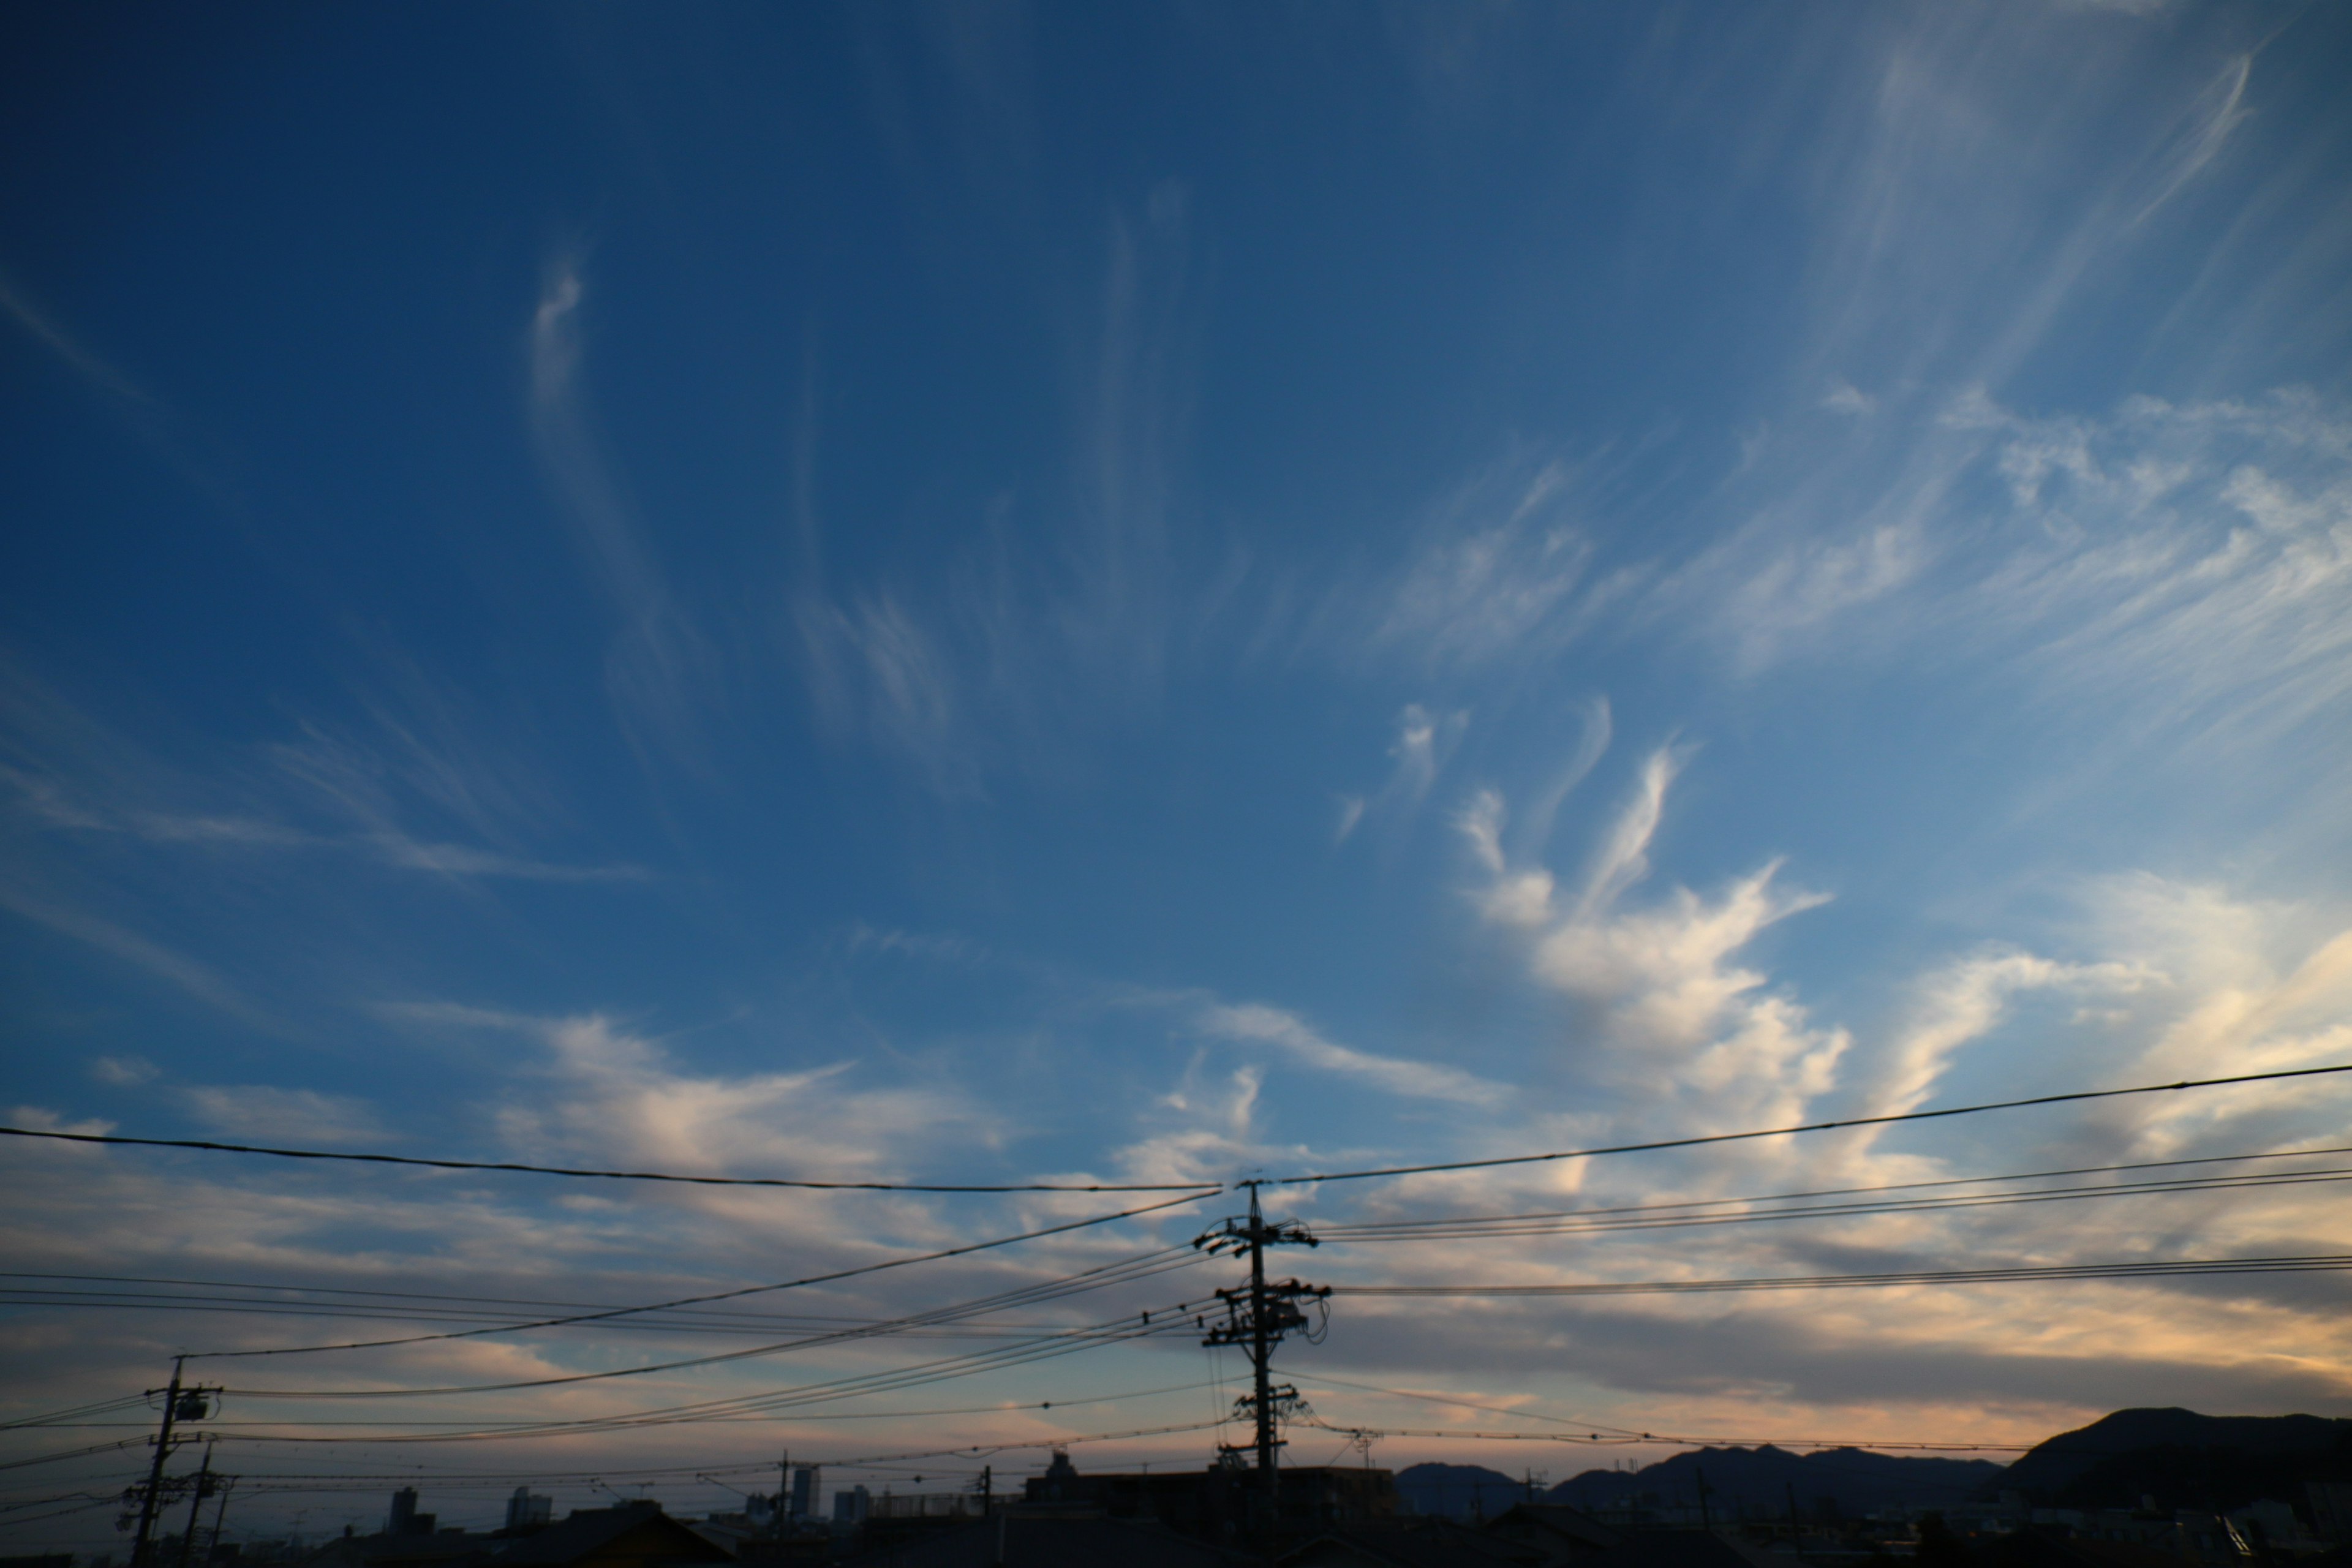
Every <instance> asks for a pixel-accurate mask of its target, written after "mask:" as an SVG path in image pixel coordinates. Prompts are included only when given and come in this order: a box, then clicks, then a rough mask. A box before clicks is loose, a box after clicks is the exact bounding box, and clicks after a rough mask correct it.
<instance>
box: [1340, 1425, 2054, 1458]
mask: <svg viewBox="0 0 2352 1568" xmlns="http://www.w3.org/2000/svg"><path fill="white" fill-rule="evenodd" d="M1305 1424H1306V1425H1307V1426H1319V1427H1321V1428H1322V1429H1323V1430H1324V1431H1327V1432H1353V1431H1357V1430H1360V1428H1356V1427H1349V1426H1333V1425H1332V1424H1331V1423H1330V1422H1328V1421H1326V1420H1324V1419H1323V1418H1322V1417H1320V1416H1312V1417H1307V1418H1306V1421H1305ZM1370 1430H1374V1431H1377V1432H1378V1433H1379V1434H1380V1435H1381V1436H1383V1437H1464V1438H1473V1439H1475V1440H1477V1441H1479V1442H1483V1443H1574V1444H1577V1445H1578V1446H1580V1447H1594V1446H1596V1445H1597V1446H1599V1447H1605V1448H1607V1447H1628V1446H1630V1445H1632V1444H1635V1443H1642V1442H1651V1443H1672V1444H1676V1445H1681V1446H1686V1447H1706V1445H1707V1444H1709V1443H1715V1444H1724V1443H1729V1442H1732V1441H1734V1439H1731V1438H1725V1437H1708V1438H1698V1437H1664V1436H1653V1435H1651V1434H1650V1433H1647V1432H1644V1433H1643V1434H1642V1435H1641V1436H1639V1437H1610V1436H1598V1437H1595V1436H1582V1437H1580V1436H1577V1435H1576V1434H1575V1433H1573V1432H1465V1431H1461V1430H1458V1429H1454V1428H1448V1427H1416V1426H1381V1427H1375V1428H1370ZM1737 1441H1738V1443H1739V1444H1740V1445H1741V1446H1744V1447H1760V1446H1761V1445H1763V1444H1766V1443H1770V1444H1773V1445H1775V1446H1776V1447H1822V1448H1839V1447H1869V1448H1872V1449H1874V1450H1881V1451H1885V1450H1900V1451H1902V1452H1905V1453H1927V1454H1973V1453H1980V1452H1990V1453H2000V1454H2020V1453H2024V1452H2027V1451H2028V1450H2030V1449H2032V1448H2034V1447H2038V1446H2039V1445H2036V1444H2032V1443H1870V1444H1861V1443H1842V1442H1841V1443H1832V1442H1830V1441H1828V1440H1827V1439H1822V1438H1813V1437H1748V1438H1740V1439H1738V1440H1737Z"/></svg>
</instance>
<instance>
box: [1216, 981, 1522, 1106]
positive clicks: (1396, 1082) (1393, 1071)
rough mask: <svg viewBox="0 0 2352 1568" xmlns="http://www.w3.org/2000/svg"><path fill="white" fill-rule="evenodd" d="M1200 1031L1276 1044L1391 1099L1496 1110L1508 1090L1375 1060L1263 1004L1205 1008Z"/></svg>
mask: <svg viewBox="0 0 2352 1568" xmlns="http://www.w3.org/2000/svg"><path fill="white" fill-rule="evenodd" d="M1199 1022H1200V1027H1201V1028H1202V1030H1203V1031H1204V1032H1206V1033H1208V1034H1212V1035H1215V1036H1218V1037H1222V1038H1224V1039H1228V1040H1250V1041H1256V1042H1260V1043H1263V1044H1265V1045H1270V1046H1279V1047H1282V1048H1283V1049H1284V1050H1285V1051H1286V1052H1288V1053H1289V1054H1290V1056H1291V1057H1292V1058H1294V1059H1296V1060H1297V1061H1300V1062H1303V1063H1305V1064H1306V1065H1307V1066H1308V1067H1312V1068H1318V1069H1320V1070H1322V1071H1324V1072H1328V1073H1335V1074H1338V1075H1339V1076H1341V1077H1344V1078H1354V1079H1362V1080H1363V1081H1365V1082H1367V1083H1370V1084H1373V1085H1375V1086H1377V1087H1378V1088H1380V1089H1385V1090H1386V1091H1387V1092H1389V1093H1391V1094H1394V1095H1400V1096H1403V1097H1405V1098H1408V1099H1414V1100H1451V1101H1454V1102H1455V1103H1457V1104H1462V1105H1484V1106H1496V1105H1500V1104H1502V1103H1503V1102H1504V1101H1505V1100H1507V1098H1508V1096H1509V1093H1510V1091H1509V1089H1507V1088H1506V1087H1505V1086H1504V1085H1502V1084H1498V1083H1490V1082H1488V1081H1487V1080H1486V1079H1481V1078H1478V1077H1476V1076H1475V1075H1473V1074H1470V1073H1466V1072H1464V1071H1462V1070H1461V1069H1460V1068H1450V1067H1441V1066H1438V1065H1436V1064H1434V1063H1431V1062H1416V1061H1408V1060H1405V1059H1402V1058H1397V1057H1382V1056H1374V1055H1372V1054H1371V1053H1370V1052H1367V1051H1359V1050H1356V1049H1354V1048H1352V1047H1348V1046H1343V1045H1340V1044H1339V1043H1338V1042H1336V1041H1334V1040H1331V1039H1328V1038H1326V1037H1324V1036H1323V1035H1321V1034H1319V1033H1318V1032H1317V1031H1316V1030H1315V1029H1314V1028H1313V1027H1312V1026H1310V1025H1308V1024H1307V1022H1306V1021H1305V1020H1304V1019H1302V1018H1300V1017H1299V1016H1297V1014H1294V1013H1288V1012H1285V1011H1284V1010H1283V1009H1281V1008H1279V1007H1269V1006H1266V1005H1265V1004H1263V1003H1256V1002H1248V1003H1242V1004H1239V1005H1216V1006H1212V1007H1209V1008H1207V1009H1205V1010H1204V1011H1203V1012H1202V1015H1201V1016H1200V1020H1199Z"/></svg>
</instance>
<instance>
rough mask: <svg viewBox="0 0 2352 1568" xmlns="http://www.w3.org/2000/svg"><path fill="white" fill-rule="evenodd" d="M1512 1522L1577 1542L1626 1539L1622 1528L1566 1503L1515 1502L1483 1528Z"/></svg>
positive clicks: (1607, 1542)
mask: <svg viewBox="0 0 2352 1568" xmlns="http://www.w3.org/2000/svg"><path fill="white" fill-rule="evenodd" d="M1512 1522H1517V1523H1518V1524H1520V1525H1524V1526H1526V1527H1527V1528H1528V1529H1529V1530H1531V1531H1537V1532H1539V1533H1542V1534H1546V1535H1552V1536H1557V1537H1559V1539H1561V1540H1564V1541H1570V1542H1575V1543H1577V1544H1578V1545H1580V1546H1592V1547H1608V1546H1618V1545H1622V1544H1623V1542H1624V1540H1625V1532H1624V1531H1622V1530H1615V1529H1612V1528H1611V1527H1610V1526H1608V1525H1605V1524H1603V1523H1601V1521H1599V1520H1597V1519H1595V1518H1593V1517H1592V1516H1591V1514H1589V1513H1587V1512H1585V1511H1584V1510H1582V1509H1578V1508H1570V1507H1569V1506H1568V1505H1567V1504H1565V1503H1557V1502H1523V1503H1517V1504H1515V1505H1513V1506H1512V1507H1511V1508H1510V1509H1508V1510H1506V1511H1505V1512H1503V1513H1501V1514H1499V1515H1497V1516H1496V1518H1495V1519H1494V1520H1493V1521H1491V1522H1489V1523H1488V1525H1487V1526H1486V1528H1487V1529H1489V1530H1500V1529H1503V1528H1505V1527H1506V1526H1507V1524H1509V1523H1512Z"/></svg>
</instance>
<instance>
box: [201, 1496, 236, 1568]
mask: <svg viewBox="0 0 2352 1568" xmlns="http://www.w3.org/2000/svg"><path fill="white" fill-rule="evenodd" d="M216 1484H217V1485H218V1487H219V1489H220V1506H218V1507H217V1508H215V1509H214V1510H213V1539H212V1546H211V1549H210V1550H208V1551H207V1552H205V1562H207V1563H209V1562H211V1561H212V1560H213V1559H214V1558H215V1557H217V1556H219V1555H220V1543H221V1521H223V1520H225V1519H226V1518H227V1517H228V1493H229V1489H230V1488H231V1487H234V1486H235V1485H236V1477H235V1476H223V1477H222V1478H221V1479H220V1480H219V1481H218V1483H216Z"/></svg>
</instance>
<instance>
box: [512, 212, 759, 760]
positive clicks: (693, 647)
mask: <svg viewBox="0 0 2352 1568" xmlns="http://www.w3.org/2000/svg"><path fill="white" fill-rule="evenodd" d="M586 300H587V280H586V273H585V266H584V262H583V258H582V257H581V256H580V255H578V254H577V253H575V252H570V251H566V252H561V253H559V254H557V255H556V256H555V257H554V258H552V259H551V261H550V262H549V264H548V267H547V270H546V275H545V278H544V280H543V282H542V286H541V292H540V297H539V302H538V305H537V307H536V309H534V310H533V311H532V313H531V327H530V405H529V411H530V429H531V435H532V437H533V439H534V441H535V443H536V445H537V447H538V450H539V457H540V463H541V468H542V470H543V471H544V473H545V474H546V476H547V479H548V480H549V482H550V483H551V485H552V487H553V488H554V490H555V493H556V496H557V499H558V500H560V501H562V506H563V513H564V516H565V518H566V519H567V520H568V521H569V522H570V523H571V525H572V540H573V542H574V545H575V547H576V548H577V550H578V552H579V553H580V556H581V559H582V561H583V563H584V564H585V565H586V566H587V567H588V569H589V572H590V574H591V575H592V576H593V579H594V580H595V582H596V584H597V585H598V586H599V587H600V588H602V589H603V590H604V595H605V596H606V599H607V600H608V602H609V603H610V605H612V608H613V612H614V618H615V621H616V623H617V625H616V627H615V630H614V640H613V644H612V648H611V652H610V655H609V657H608V659H607V663H606V667H605V672H604V673H605V687H606V691H607V694H608V696H609V698H610V700H611V701H612V704H613V708H614V714H615V716H616V717H617V718H618V719H619V721H621V723H622V726H623V728H624V730H625V731H626V732H627V733H628V735H629V736H630V738H631V739H632V741H633V742H635V744H636V745H637V746H638V748H639V750H640V753H641V754H646V752H648V750H649V749H651V748H656V747H657V748H658V749H659V750H660V751H661V752H662V753H663V754H665V755H666V756H667V757H669V758H670V759H672V760H674V761H679V762H684V763H688V764H689V765H694V766H700V765H702V764H703V763H704V762H705V761H706V759H705V757H704V751H705V742H704V737H703V734H702V717H703V716H704V715H705V714H707V713H708V712H709V710H710V708H711V706H712V704H713V702H714V701H715V700H717V697H718V694H719V661H718V654H717V650H716V649H715V648H714V647H713V646H712V645H711V643H710V642H709V638H708V637H705V636H704V634H703V632H702V631H701V629H700V628H699V627H698V626H697V625H696V624H695V623H694V621H693V619H692V618H691V617H690V616H688V613H687V611H686V609H685V607H684V606H683V605H681V603H680V602H679V600H678V598H677V595H676V594H675V593H674V592H673V591H672V589H671V586H670V584H669V582H668V579H667V575H666V574H664V572H663V571H662V569H661V566H660V564H659V563H658V561H657V560H656V556H655V553H654V550H653V547H652V545H651V543H650V542H648V541H647V540H646V538H645V537H644V535H643V532H642V531H641V530H640V529H639V528H638V526H637V524H636V521H635V518H634V516H633V513H632V508H631V505H630V502H629V500H627V498H626V496H625V492H624V490H623V489H622V486H621V484H620V481H619V480H618V479H617V478H616V477H615V476H614V472H613V470H612V467H611V465H610V464H609V462H608V461H607V460H606V458H605V456H604V450H603V448H602V447H601V446H600V445H599V443H598V442H597V440H596V439H595V437H594V435H593V426H592V422H591V419H590V416H589V412H588V406H587V392H586V388H585V386H584V384H583V382H584V376H585V372H584V363H585V360H586V354H587V345H586V341H585V337H584V335H583V331H582V326H581V315H582V311H583V309H584V308H585V305H586Z"/></svg>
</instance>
